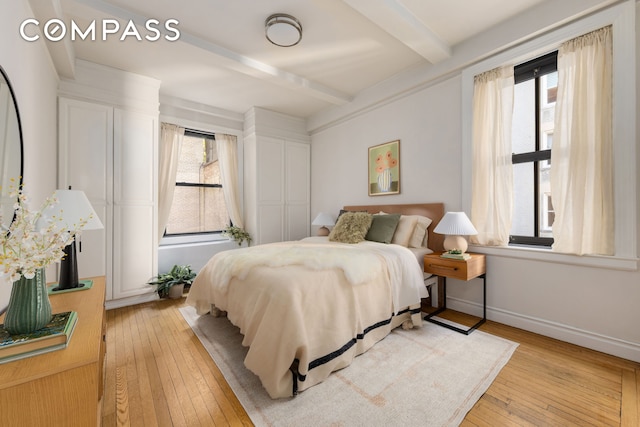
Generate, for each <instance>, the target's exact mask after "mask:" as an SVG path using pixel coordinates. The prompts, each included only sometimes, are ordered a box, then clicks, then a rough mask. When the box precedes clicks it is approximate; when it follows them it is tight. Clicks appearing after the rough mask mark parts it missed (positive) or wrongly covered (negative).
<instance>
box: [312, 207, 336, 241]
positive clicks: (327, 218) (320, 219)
mask: <svg viewBox="0 0 640 427" xmlns="http://www.w3.org/2000/svg"><path fill="white" fill-rule="evenodd" d="M335 223H336V220H335V219H334V218H333V216H331V215H330V214H328V213H324V212H320V213H319V214H318V216H317V217H316V219H314V220H313V222H312V223H311V224H313V225H320V226H321V227H320V228H319V229H318V236H328V235H329V229H328V228H327V226H332V225H335Z"/></svg>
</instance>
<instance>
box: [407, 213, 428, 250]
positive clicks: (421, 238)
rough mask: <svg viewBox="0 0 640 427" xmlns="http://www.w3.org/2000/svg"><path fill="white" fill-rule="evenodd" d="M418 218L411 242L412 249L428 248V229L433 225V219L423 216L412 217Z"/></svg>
mask: <svg viewBox="0 0 640 427" xmlns="http://www.w3.org/2000/svg"><path fill="white" fill-rule="evenodd" d="M412 216H415V217H416V218H417V223H416V226H415V228H414V229H413V234H412V235H411V240H409V247H410V248H422V247H425V248H426V247H427V243H428V233H427V228H429V225H431V222H432V221H431V218H427V217H426V216H422V215H412Z"/></svg>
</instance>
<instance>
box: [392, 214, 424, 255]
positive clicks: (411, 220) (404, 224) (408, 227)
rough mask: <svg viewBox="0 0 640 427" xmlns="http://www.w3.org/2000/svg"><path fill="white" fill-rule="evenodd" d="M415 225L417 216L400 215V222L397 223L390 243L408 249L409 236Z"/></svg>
mask: <svg viewBox="0 0 640 427" xmlns="http://www.w3.org/2000/svg"><path fill="white" fill-rule="evenodd" d="M417 223H418V218H417V216H415V215H402V216H401V217H400V222H398V227H397V228H396V232H395V233H394V234H393V239H391V243H394V244H396V245H401V246H404V247H405V248H406V247H408V246H409V241H410V240H411V236H412V235H413V229H414V228H415V227H416V224H417Z"/></svg>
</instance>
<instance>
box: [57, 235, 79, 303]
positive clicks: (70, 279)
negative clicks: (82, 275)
mask: <svg viewBox="0 0 640 427" xmlns="http://www.w3.org/2000/svg"><path fill="white" fill-rule="evenodd" d="M80 286H82V285H81V284H80V281H79V280H78V257H77V256H76V241H75V239H74V240H73V242H71V243H70V244H68V245H67V246H66V247H65V248H64V257H62V261H60V279H59V280H58V287H57V288H56V289H54V291H64V290H67V289H74V288H77V287H80Z"/></svg>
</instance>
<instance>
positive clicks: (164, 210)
mask: <svg viewBox="0 0 640 427" xmlns="http://www.w3.org/2000/svg"><path fill="white" fill-rule="evenodd" d="M183 138H184V128H182V127H180V126H176V125H172V124H169V123H162V125H161V127H160V156H159V157H160V166H159V168H158V242H157V243H158V244H160V241H161V240H162V236H163V235H164V229H165V227H166V226H167V222H168V221H169V214H170V213H171V204H172V203H173V193H174V190H175V188H176V174H177V171H178V160H179V159H180V148H181V147H182V139H183Z"/></svg>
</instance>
